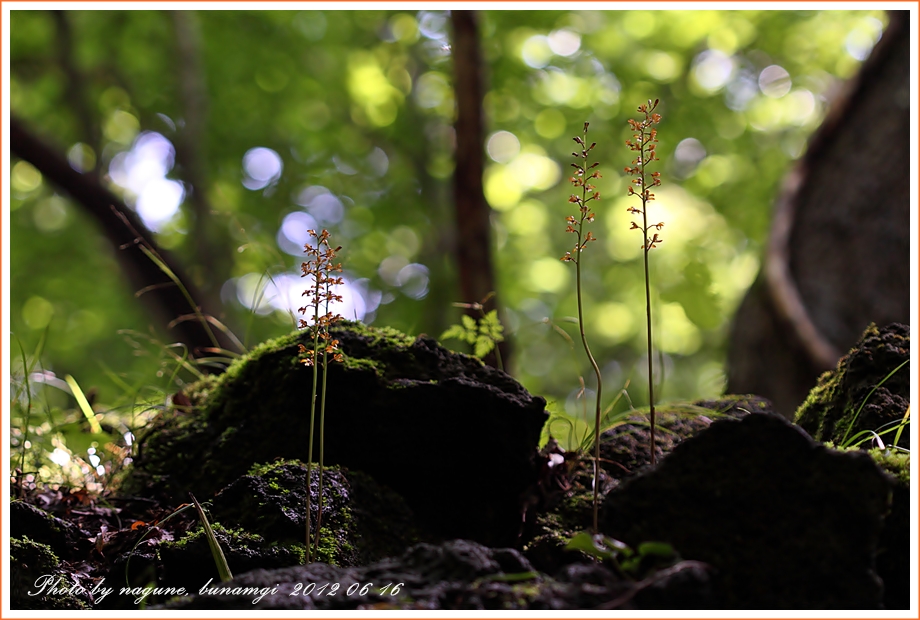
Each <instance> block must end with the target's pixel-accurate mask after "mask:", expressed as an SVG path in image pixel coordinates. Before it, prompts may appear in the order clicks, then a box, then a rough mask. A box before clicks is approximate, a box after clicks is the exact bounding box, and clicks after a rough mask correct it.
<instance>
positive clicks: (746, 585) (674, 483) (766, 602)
mask: <svg viewBox="0 0 920 620" xmlns="http://www.w3.org/2000/svg"><path fill="white" fill-rule="evenodd" d="M890 490H891V486H890V481H889V479H888V478H887V476H886V475H885V474H884V473H883V472H882V471H881V470H880V468H879V467H878V466H877V464H876V463H875V462H874V461H873V460H872V459H871V458H870V457H869V456H868V455H867V454H866V453H865V452H862V451H859V450H854V451H851V452H841V451H839V450H831V449H827V448H825V447H824V446H822V445H820V444H817V443H815V442H814V441H812V440H811V438H809V437H808V436H807V435H806V434H805V433H804V432H803V431H802V430H801V429H800V428H798V427H795V426H793V425H792V424H791V423H790V422H788V421H787V420H785V419H784V418H783V417H782V416H779V415H762V414H754V415H748V416H745V417H744V418H743V419H741V420H740V421H730V420H719V421H715V422H713V423H712V425H711V426H710V427H709V428H708V429H706V430H705V431H703V432H701V433H699V435H697V436H695V437H693V438H691V439H688V440H687V441H685V442H683V443H681V444H680V445H678V446H677V447H676V448H675V449H674V451H673V452H672V453H671V454H669V455H668V456H667V457H666V458H664V459H662V461H661V463H660V464H659V465H658V466H657V467H656V468H655V469H650V470H647V471H646V472H644V473H643V474H642V475H640V476H636V477H633V478H630V479H629V480H626V481H625V482H624V483H623V484H622V485H621V486H620V487H618V488H617V489H616V490H614V491H613V492H611V493H610V494H608V495H607V497H606V499H605V502H604V506H603V508H604V510H603V512H602V519H601V526H600V529H601V531H602V532H603V533H605V534H607V535H609V536H612V537H613V538H616V539H618V540H621V541H623V542H625V543H626V544H628V545H630V546H632V547H636V546H637V545H638V544H640V543H641V542H643V541H650V540H651V541H663V542H667V543H669V544H670V545H672V547H674V549H676V550H677V552H678V553H679V554H680V555H681V556H682V557H684V558H687V559H688V560H699V561H702V562H705V563H706V564H708V565H710V566H712V567H713V568H715V569H716V571H717V576H716V578H715V580H714V581H713V592H714V594H715V598H716V600H717V601H718V602H719V608H724V609H878V608H881V606H882V601H883V599H882V588H881V583H880V580H879V578H878V575H877V574H875V562H876V554H877V552H878V546H877V545H878V541H879V535H880V533H881V530H882V527H883V522H884V516H885V514H886V513H887V512H888V509H889V498H890Z"/></svg>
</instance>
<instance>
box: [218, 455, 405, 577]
mask: <svg viewBox="0 0 920 620" xmlns="http://www.w3.org/2000/svg"><path fill="white" fill-rule="evenodd" d="M306 473H307V468H306V465H304V464H303V463H301V462H299V461H276V462H274V463H269V464H267V465H256V466H254V467H253V468H252V469H251V470H250V471H249V473H248V474H246V475H245V476H243V477H241V478H239V479H237V480H236V481H234V482H232V483H231V484H230V485H228V486H227V487H225V488H224V489H223V490H222V491H221V492H220V493H219V494H218V495H217V497H215V498H214V507H213V510H212V512H213V514H214V518H215V519H217V520H219V521H221V522H222V523H224V524H228V525H232V526H233V527H240V528H243V529H244V530H246V531H247V532H249V533H252V534H257V535H259V536H262V537H263V538H264V539H265V540H266V541H269V542H271V543H275V544H282V545H290V544H295V545H297V546H298V548H299V549H300V552H301V554H302V553H303V544H304V541H305V537H306V527H305V525H306V524H305V512H306V507H305V503H306V502H305V500H306V497H305V494H304V490H305V489H304V482H305V480H306ZM310 479H311V484H310V502H311V512H312V515H311V531H315V528H316V519H317V513H318V506H319V486H320V476H319V470H318V468H317V467H316V466H314V467H313V468H312V472H311V475H310ZM322 485H323V518H322V533H321V535H320V541H321V542H322V544H321V545H320V546H319V548H318V553H317V555H316V556H315V557H313V558H311V559H313V560H314V561H318V562H326V563H329V564H335V565H336V566H356V565H358V564H369V563H371V562H373V561H376V560H379V559H382V558H384V557H387V556H391V555H399V554H400V553H402V552H403V551H404V550H405V549H406V547H409V546H410V545H412V544H414V543H417V542H419V539H420V535H419V532H418V530H417V528H416V525H415V523H414V519H413V515H412V511H411V510H410V509H409V507H408V506H407V505H406V503H405V500H403V499H402V497H400V496H399V495H398V494H396V493H395V492H393V491H391V490H389V489H387V488H384V487H381V486H380V485H379V484H377V483H376V482H375V481H374V480H373V479H372V478H371V477H370V476H368V475H366V474H363V473H361V472H351V471H348V470H347V469H345V468H343V467H339V466H333V467H329V468H326V469H325V470H324V471H323V481H322ZM264 568H268V567H264Z"/></svg>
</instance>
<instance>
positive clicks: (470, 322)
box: [460, 314, 478, 332]
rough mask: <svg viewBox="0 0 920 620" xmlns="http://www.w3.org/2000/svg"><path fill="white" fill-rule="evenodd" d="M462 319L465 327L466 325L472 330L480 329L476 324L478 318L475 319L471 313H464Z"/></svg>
mask: <svg viewBox="0 0 920 620" xmlns="http://www.w3.org/2000/svg"><path fill="white" fill-rule="evenodd" d="M460 321H461V322H462V323H463V327H465V328H466V329H467V330H469V331H471V332H476V331H478V329H477V326H476V319H474V318H473V317H471V316H470V315H468V314H464V315H463V316H461V317H460Z"/></svg>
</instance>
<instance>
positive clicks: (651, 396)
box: [639, 129, 655, 465]
mask: <svg viewBox="0 0 920 620" xmlns="http://www.w3.org/2000/svg"><path fill="white" fill-rule="evenodd" d="M640 140H641V142H640V144H641V146H642V150H640V151H639V166H640V176H639V178H640V179H641V181H642V234H643V236H644V237H645V245H644V252H643V255H644V262H645V321H646V325H647V330H646V333H647V334H648V352H647V354H646V357H647V358H648V404H649V425H650V427H651V430H650V435H649V452H650V455H649V458H650V460H651V463H652V465H654V464H655V389H654V387H653V384H654V381H653V375H652V296H651V292H650V286H649V276H648V253H649V250H651V249H652V248H651V245H650V244H649V240H648V215H647V209H646V206H647V205H648V198H647V196H648V194H647V190H648V187H646V185H645V164H646V163H647V160H646V159H645V148H644V147H645V130H644V129H643V130H642V136H641V138H640Z"/></svg>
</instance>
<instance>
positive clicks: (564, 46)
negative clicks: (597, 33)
mask: <svg viewBox="0 0 920 620" xmlns="http://www.w3.org/2000/svg"><path fill="white" fill-rule="evenodd" d="M547 42H548V43H549V49H551V50H552V52H553V53H554V54H556V55H557V56H571V55H572V54H574V53H575V52H577V51H578V50H579V48H580V47H581V36H579V35H578V33H576V32H572V31H571V30H566V29H562V30H554V31H552V32H551V33H550V34H549V37H548V38H547Z"/></svg>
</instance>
